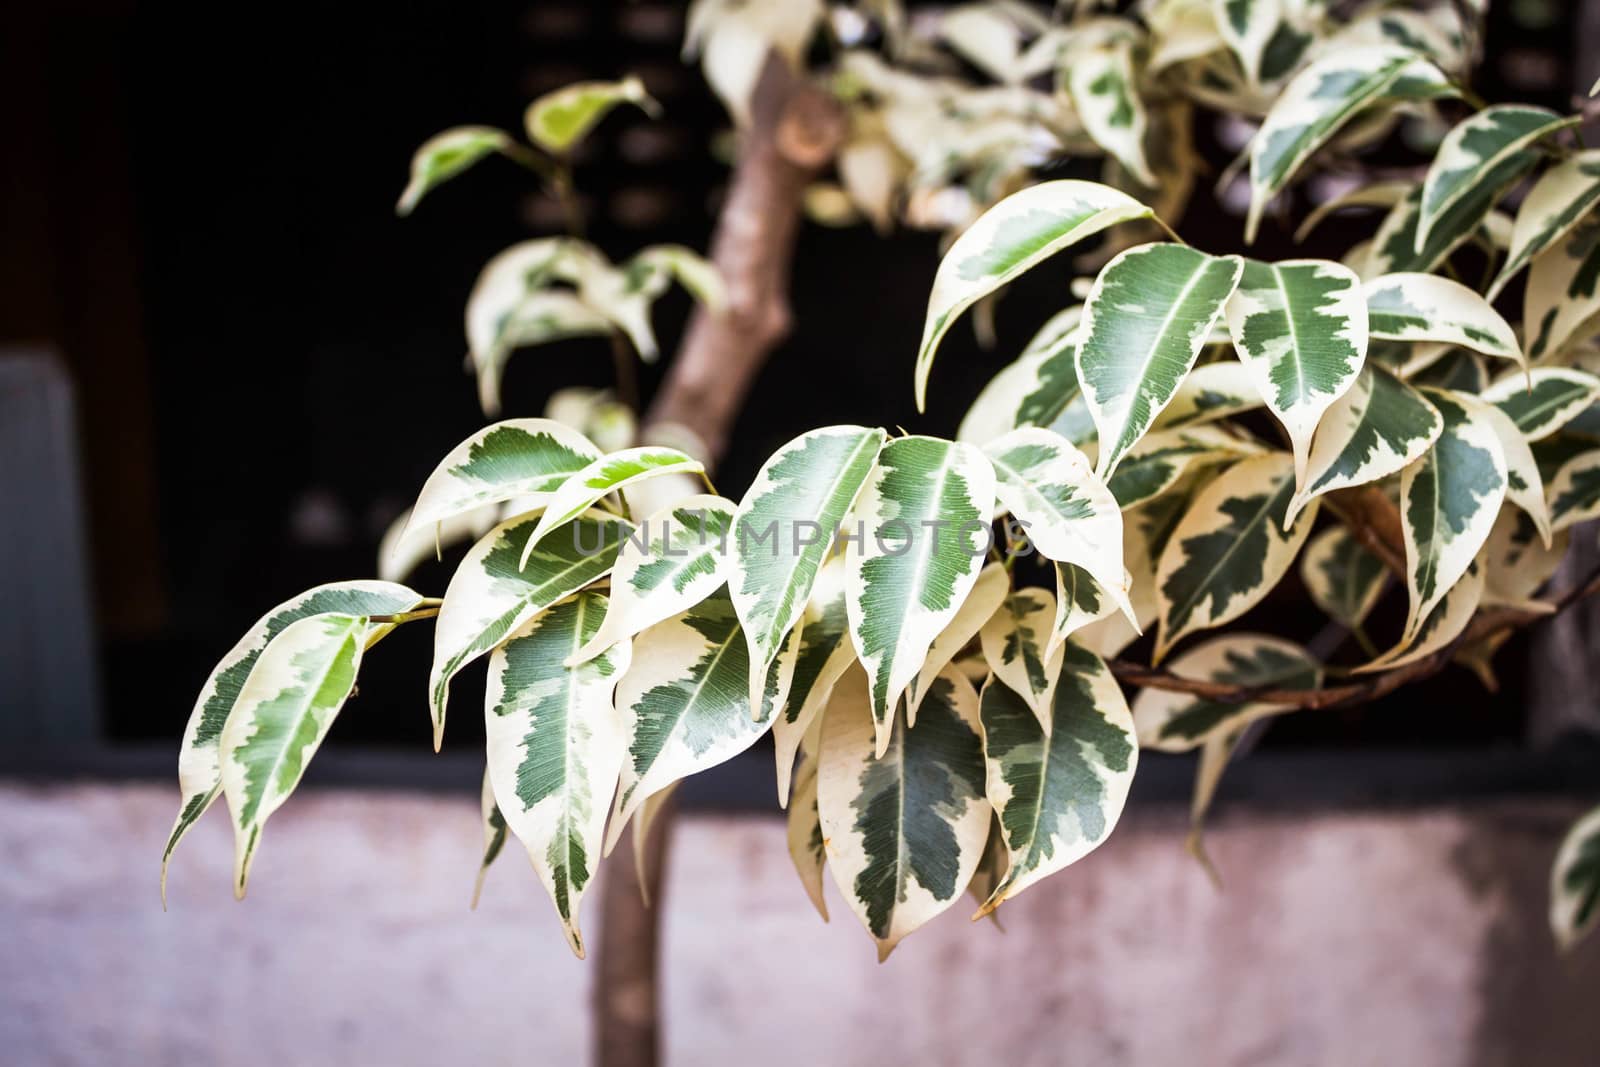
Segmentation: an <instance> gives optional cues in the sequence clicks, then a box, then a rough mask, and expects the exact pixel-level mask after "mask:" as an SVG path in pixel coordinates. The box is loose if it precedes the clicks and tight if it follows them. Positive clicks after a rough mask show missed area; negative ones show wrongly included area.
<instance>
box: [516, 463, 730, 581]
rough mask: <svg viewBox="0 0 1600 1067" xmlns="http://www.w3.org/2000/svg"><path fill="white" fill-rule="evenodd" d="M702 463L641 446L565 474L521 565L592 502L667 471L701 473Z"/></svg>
mask: <svg viewBox="0 0 1600 1067" xmlns="http://www.w3.org/2000/svg"><path fill="white" fill-rule="evenodd" d="M705 469H706V468H705V464H703V463H701V462H700V461H699V460H697V459H695V458H694V457H693V456H691V455H689V454H687V453H685V452H680V451H679V450H678V449H676V448H658V447H654V446H651V445H642V446H640V447H638V448H625V449H623V450H622V451H621V452H612V453H611V454H610V455H605V456H601V457H600V458H599V459H596V460H594V461H593V462H591V463H590V464H589V465H588V466H586V467H584V468H583V469H582V470H580V471H578V472H577V473H575V474H571V475H568V477H567V480H566V481H564V482H562V483H561V484H560V485H559V486H557V487H556V489H555V490H554V491H552V492H551V494H550V496H549V499H548V500H546V502H545V510H544V514H543V515H541V516H540V517H539V522H538V525H536V526H535V527H534V528H533V533H532V534H530V535H529V536H528V542H527V544H526V545H525V546H523V549H522V566H527V563H528V560H529V559H530V558H531V557H532V556H533V554H534V550H535V549H536V548H537V547H538V546H539V544H540V542H542V541H543V540H544V539H545V537H547V536H548V535H549V534H550V533H551V531H553V530H555V529H557V528H559V527H561V526H564V525H566V524H567V523H569V522H571V521H572V520H573V519H575V518H577V517H578V516H579V515H582V514H583V513H584V512H585V511H588V510H589V509H590V508H591V507H593V506H594V505H595V504H598V503H599V502H600V501H601V500H603V499H604V498H606V497H607V496H610V495H611V494H612V493H619V492H621V491H622V490H623V489H626V488H627V487H628V486H630V485H636V484H638V483H639V482H642V481H645V480H647V479H650V478H660V477H662V476H664V475H669V474H701V473H703V472H704V471H705Z"/></svg>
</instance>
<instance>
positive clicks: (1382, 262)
mask: <svg viewBox="0 0 1600 1067" xmlns="http://www.w3.org/2000/svg"><path fill="white" fill-rule="evenodd" d="M1538 161H1539V156H1538V155H1537V154H1536V153H1534V152H1515V153H1513V154H1511V155H1509V156H1507V157H1505V158H1504V159H1502V160H1500V161H1499V162H1498V163H1496V164H1495V165H1494V166H1493V167H1491V168H1490V169H1489V171H1488V172H1487V173H1486V174H1485V175H1484V177H1483V179H1482V181H1481V182H1480V183H1478V184H1476V185H1475V186H1474V187H1473V188H1472V189H1471V190H1470V191H1469V192H1468V193H1467V194H1466V195H1465V196H1463V197H1462V198H1461V199H1460V200H1457V201H1456V202H1455V203H1454V204H1451V205H1450V206H1449V207H1448V208H1446V209H1445V210H1444V212H1443V213H1442V214H1440V216H1439V218H1438V220H1437V221H1436V222H1434V224H1433V226H1432V227H1431V228H1430V229H1429V230H1428V239H1427V241H1425V242H1424V243H1423V244H1422V246H1421V247H1420V248H1419V247H1418V246H1417V226H1418V224H1419V222H1420V221H1421V218H1422V188H1421V186H1418V187H1416V188H1414V189H1413V190H1412V191H1411V193H1410V194H1409V195H1408V196H1407V197H1406V198H1405V199H1404V200H1402V201H1400V203H1398V204H1396V205H1395V206H1394V207H1393V208H1392V209H1391V210H1390V212H1389V213H1388V214H1387V215H1385V216H1384V219H1383V222H1382V223H1381V224H1380V225H1379V226H1378V232H1377V234H1375V235H1374V236H1373V238H1372V245H1371V249H1370V251H1369V252H1368V253H1367V255H1366V256H1365V257H1364V261H1363V263H1362V265H1360V266H1357V267H1355V270H1356V273H1357V274H1359V275H1361V276H1362V277H1363V278H1368V279H1370V278H1376V277H1380V276H1382V275H1384V274H1402V273H1411V272H1418V271H1423V272H1426V271H1431V270H1435V269H1437V268H1438V267H1439V265H1440V264H1442V263H1443V262H1444V261H1445V260H1446V259H1448V258H1449V257H1450V254H1451V253H1452V252H1454V251H1455V250H1456V249H1457V248H1460V247H1461V246H1462V245H1463V244H1465V243H1466V242H1467V241H1469V240H1471V239H1472V238H1473V237H1475V236H1477V235H1479V234H1480V233H1481V234H1483V235H1485V236H1486V237H1489V238H1492V237H1493V234H1494V226H1495V219H1496V217H1497V216H1496V215H1495V214H1494V213H1493V212H1494V206H1495V204H1496V203H1497V202H1498V201H1499V199H1500V197H1501V196H1502V195H1503V194H1505V192H1506V191H1507V190H1509V189H1510V188H1511V187H1512V186H1513V185H1515V184H1516V183H1517V182H1518V181H1520V180H1521V179H1522V176H1523V175H1524V174H1526V173H1527V172H1528V171H1529V170H1531V169H1532V168H1533V166H1534V164H1536V163H1537V162H1538Z"/></svg>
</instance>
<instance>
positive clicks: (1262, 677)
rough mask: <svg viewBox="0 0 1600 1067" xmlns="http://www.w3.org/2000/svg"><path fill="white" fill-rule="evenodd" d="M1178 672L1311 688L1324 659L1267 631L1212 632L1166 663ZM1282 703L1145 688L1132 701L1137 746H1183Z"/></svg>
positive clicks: (1236, 726)
mask: <svg viewBox="0 0 1600 1067" xmlns="http://www.w3.org/2000/svg"><path fill="white" fill-rule="evenodd" d="M1167 669H1168V670H1169V671H1171V672H1172V673H1173V674H1175V675H1177V676H1178V677H1179V678H1192V679H1195V680H1197V681H1206V682H1218V683H1221V684H1224V685H1237V686H1247V687H1250V688H1263V689H1315V688H1317V687H1318V686H1319V685H1321V684H1322V665H1321V664H1320V663H1318V662H1317V661H1316V660H1315V659H1314V658H1312V656H1311V654H1310V653H1309V652H1307V651H1306V650H1305V649H1304V648H1301V647H1300V646H1299V645H1297V644H1295V643H1294V642H1293V641H1284V640H1282V639H1280V638H1277V637H1268V636H1267V635H1265V634H1252V633H1233V634H1224V635H1222V636H1220V637H1213V638H1212V639H1211V640H1209V641H1204V642H1202V643H1201V644H1198V645H1196V646H1195V647H1194V648H1192V649H1190V650H1189V651H1188V652H1185V653H1184V654H1183V655H1181V656H1179V657H1177V658H1176V659H1174V660H1173V661H1172V663H1171V664H1170V665H1169V666H1168V668H1167ZM1286 710H1288V706H1286V705H1283V704H1266V703H1262V702H1260V701H1253V702H1250V703H1245V704H1230V703H1224V702H1222V701H1218V700H1209V699H1207V698H1205V697H1200V696H1196V695H1195V694H1193V693H1177V692H1170V691H1167V690H1162V689H1143V690H1140V692H1139V695H1138V696H1137V697H1135V698H1134V701H1133V722H1134V727H1135V729H1136V730H1137V731H1138V734H1139V745H1140V747H1141V748H1151V749H1155V750H1157V751H1160V752H1187V751H1189V750H1190V749H1192V748H1195V747H1197V746H1199V745H1202V744H1204V743H1206V742H1207V741H1210V740H1213V739H1214V738H1217V737H1219V736H1222V735H1225V734H1230V733H1232V732H1234V731H1236V730H1238V729H1239V728H1240V727H1242V726H1245V725H1247V724H1249V723H1251V722H1254V721H1255V720H1257V719H1262V718H1265V717H1267V716H1269V715H1276V714H1278V713H1280V712H1283V711H1286Z"/></svg>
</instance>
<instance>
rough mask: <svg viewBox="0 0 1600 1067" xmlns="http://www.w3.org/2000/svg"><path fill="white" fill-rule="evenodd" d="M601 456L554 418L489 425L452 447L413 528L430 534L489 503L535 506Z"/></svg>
mask: <svg viewBox="0 0 1600 1067" xmlns="http://www.w3.org/2000/svg"><path fill="white" fill-rule="evenodd" d="M599 458H600V450H599V449H598V448H596V447H595V446H594V444H593V443H592V442H591V441H590V440H589V439H588V438H587V437H585V436H583V435H582V434H581V433H579V432H577V431H576V430H573V429H570V428H569V427H566V426H563V425H562V424H561V423H559V422H555V421H554V420H551V419H506V420H505V421H503V422H497V423H495V424H494V425H492V426H486V427H484V428H483V429H481V430H479V431H478V432H477V433H475V434H473V435H472V436H471V437H469V438H467V439H466V440H465V441H463V442H461V443H460V444H459V445H457V446H456V447H454V448H452V449H451V450H450V452H449V454H448V455H446V456H445V457H444V459H442V460H440V462H439V465H438V466H437V467H435V468H434V470H433V473H432V474H430V475H428V480H427V481H426V482H424V483H422V492H421V493H419V494H418V495H417V502H416V503H415V504H414V505H412V508H411V518H410V520H409V521H408V522H407V529H408V530H424V529H427V528H428V527H429V526H431V525H435V524H437V523H441V522H444V521H446V520H447V519H450V518H453V517H455V516H457V515H461V514H464V513H466V512H468V511H471V510H473V509H474V508H479V507H482V506H483V505H485V504H498V503H502V502H504V501H507V500H513V499H517V498H522V497H531V498H534V499H533V500H530V501H528V503H529V504H530V505H531V504H533V503H534V502H536V501H539V500H542V499H544V498H545V497H547V496H548V495H549V494H550V493H553V492H554V491H555V490H556V489H557V488H559V487H560V486H561V484H562V483H563V482H565V481H566V480H567V479H568V478H569V477H571V476H572V475H574V474H576V473H577V472H578V471H580V470H582V469H583V468H585V467H587V466H588V465H589V464H590V463H593V462H594V461H595V460H597V459H599ZM524 510H532V509H531V507H529V508H526V509H524Z"/></svg>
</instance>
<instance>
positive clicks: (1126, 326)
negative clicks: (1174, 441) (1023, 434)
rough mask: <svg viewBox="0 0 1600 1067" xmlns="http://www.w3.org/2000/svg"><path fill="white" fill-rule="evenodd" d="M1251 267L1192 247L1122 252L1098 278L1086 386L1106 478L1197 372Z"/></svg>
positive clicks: (1085, 356) (1087, 333)
mask: <svg viewBox="0 0 1600 1067" xmlns="http://www.w3.org/2000/svg"><path fill="white" fill-rule="evenodd" d="M1243 269H1244V264H1243V261H1242V260H1240V259H1239V257H1237V256H1224V257H1221V258H1213V257H1212V256H1208V255H1206V254H1205V253H1204V252H1197V251H1195V250H1194V249H1192V248H1188V247H1186V246H1184V245H1173V244H1153V245H1141V246H1140V247H1138V248H1130V249H1128V250H1127V251H1126V252H1123V253H1121V254H1120V255H1118V256H1117V257H1116V258H1115V259H1113V260H1112V261H1111V262H1110V263H1108V264H1106V266H1105V269H1104V270H1102V271H1101V272H1100V276H1099V277H1097V278H1096V279H1095V282H1094V288H1093V289H1091V290H1090V292H1089V299H1088V300H1087V301H1086V302H1085V303H1084V308H1083V323H1082V325H1081V326H1080V327H1079V334H1078V381H1079V382H1080V383H1081V384H1082V387H1083V391H1084V397H1085V398H1086V399H1087V400H1088V403H1089V412H1090V414H1091V415H1093V416H1094V424H1095V426H1096V427H1097V429H1098V430H1099V436H1100V456H1099V463H1098V466H1097V468H1096V473H1098V474H1099V475H1100V476H1101V477H1102V478H1108V477H1110V475H1111V474H1112V472H1113V471H1115V470H1116V466H1117V461H1118V460H1120V459H1121V458H1122V456H1123V455H1124V454H1125V453H1126V452H1127V451H1128V449H1130V448H1132V447H1133V445H1134V444H1135V443H1136V442H1137V441H1138V440H1139V438H1140V437H1142V436H1144V433H1145V431H1146V430H1148V429H1149V428H1150V425H1151V423H1153V422H1154V421H1155V418H1156V416H1157V415H1158V414H1160V412H1161V409H1162V408H1164V407H1166V405H1167V402H1168V401H1170V400H1171V399H1172V397H1173V394H1175V393H1176V392H1177V391H1178V386H1179V385H1180V384H1181V383H1182V382H1183V379H1184V377H1185V376H1186V375H1187V374H1188V373H1189V371H1190V369H1191V368H1192V367H1193V366H1194V361H1195V359H1196V357H1198V356H1199V355H1200V349H1201V347H1202V346H1203V345H1204V344H1205V343H1206V338H1207V336H1208V335H1209V334H1210V332H1211V327H1212V324H1213V323H1215V322H1216V321H1217V320H1218V318H1219V317H1220V316H1221V315H1222V308H1223V305H1224V304H1225V303H1226V302H1227V300H1228V297H1229V296H1231V295H1232V294H1233V289H1234V286H1235V285H1237V284H1238V281H1239V274H1240V272H1241V271H1242V270H1243Z"/></svg>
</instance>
